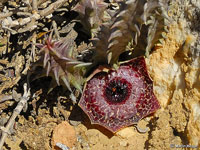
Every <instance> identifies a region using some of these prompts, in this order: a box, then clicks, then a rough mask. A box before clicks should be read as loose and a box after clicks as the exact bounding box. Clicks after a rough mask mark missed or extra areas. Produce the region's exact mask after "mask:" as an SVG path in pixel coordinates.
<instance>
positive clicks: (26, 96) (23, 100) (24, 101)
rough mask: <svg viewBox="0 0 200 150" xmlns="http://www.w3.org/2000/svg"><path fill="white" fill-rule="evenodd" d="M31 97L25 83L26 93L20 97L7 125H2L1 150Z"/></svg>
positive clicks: (0, 128)
mask: <svg viewBox="0 0 200 150" xmlns="http://www.w3.org/2000/svg"><path fill="white" fill-rule="evenodd" d="M29 98H30V89H28V88H27V84H26V83H25V84H24V94H23V96H22V97H21V98H20V100H19V103H18V104H17V107H16V108H15V109H14V111H13V114H12V116H11V117H10V119H9V121H8V123H7V125H6V127H0V130H2V136H1V139H0V150H2V147H3V144H4V141H5V139H6V137H7V136H8V134H9V133H10V132H9V131H10V129H11V128H12V126H13V124H14V122H15V119H16V117H17V116H18V115H19V114H20V112H21V111H22V109H23V108H24V107H25V106H26V104H27V101H28V100H29Z"/></svg>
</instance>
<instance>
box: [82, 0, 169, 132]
mask: <svg viewBox="0 0 200 150" xmlns="http://www.w3.org/2000/svg"><path fill="white" fill-rule="evenodd" d="M166 2H167V1H161V0H157V1H155V0H127V1H120V2H119V6H120V8H119V9H118V10H117V11H116V12H115V14H114V15H113V14H112V19H111V20H110V22H104V23H102V24H101V26H100V27H99V31H98V33H97V34H96V36H95V37H94V38H92V39H91V41H92V44H93V48H92V49H90V51H92V52H93V56H92V58H91V60H92V62H93V65H94V66H98V65H102V66H101V68H97V69H96V70H95V71H94V72H93V74H92V75H91V76H90V77H89V78H88V81H87V83H86V85H85V87H84V90H83V94H82V97H81V100H80V102H79V106H80V107H81V108H82V109H83V111H84V112H85V113H86V114H87V115H88V117H89V118H90V120H91V122H92V123H93V124H100V125H102V126H104V127H105V128H107V129H108V130H110V131H111V132H117V131H118V130H120V129H121V128H123V127H126V126H129V125H132V124H137V122H138V121H139V120H140V119H142V118H143V117H145V116H147V115H149V114H151V113H153V112H155V111H156V110H157V109H159V108H160V105H159V102H158V100H157V99H156V97H155V95H154V93H153V83H152V80H151V79H150V77H149V75H148V73H147V69H146V64H145V59H144V57H138V58H134V57H135V56H141V55H144V54H145V52H146V56H148V55H149V52H150V51H151V49H152V47H153V46H154V45H155V44H157V43H159V41H160V39H161V38H162V37H164V36H163V32H167V26H169V24H170V21H171V20H170V18H169V17H168V15H167V8H165V5H164V4H165V3H166ZM130 41H133V45H134V47H133V52H132V56H131V57H132V58H134V59H131V60H127V59H125V60H127V61H126V62H125V63H121V65H119V64H120V63H119V56H120V55H121V54H122V53H124V52H125V51H126V47H127V45H128V43H129V42H130ZM107 66H109V68H107ZM116 66H117V67H116ZM101 70H102V71H101ZM105 70H106V71H105Z"/></svg>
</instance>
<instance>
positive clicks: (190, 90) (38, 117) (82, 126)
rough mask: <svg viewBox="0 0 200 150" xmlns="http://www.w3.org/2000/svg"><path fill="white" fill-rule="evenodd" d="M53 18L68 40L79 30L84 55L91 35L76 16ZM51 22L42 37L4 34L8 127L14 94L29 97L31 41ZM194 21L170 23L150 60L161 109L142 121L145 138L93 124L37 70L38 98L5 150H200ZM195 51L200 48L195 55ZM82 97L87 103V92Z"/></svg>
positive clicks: (0, 48) (34, 88) (0, 95)
mask: <svg viewBox="0 0 200 150" xmlns="http://www.w3.org/2000/svg"><path fill="white" fill-rule="evenodd" d="M0 4H2V5H0V6H1V10H3V8H4V5H7V6H8V7H9V8H12V7H15V8H18V7H20V6H21V7H22V4H20V2H19V1H16V2H15V1H10V2H6V3H2V2H1V3H0ZM18 5H19V6H18ZM11 6H12V7H11ZM67 6H68V4H67ZM44 7H45V6H44ZM4 9H5V8H4ZM198 10H199V9H198ZM61 11H62V10H60V12H61ZM199 14H200V11H199ZM53 15H54V16H55V18H54V20H55V21H56V22H57V26H58V29H63V28H64V29H63V30H62V31H63V33H62V34H63V35H65V34H67V33H68V31H69V30H72V29H73V30H74V31H75V32H76V33H78V36H77V38H76V43H75V45H74V47H75V48H76V49H77V51H81V50H84V49H85V47H87V46H86V45H87V44H88V43H89V38H88V37H87V35H85V34H84V33H83V32H82V31H81V30H79V28H80V24H79V23H76V24H75V25H74V24H73V23H69V22H70V21H71V20H73V19H74V18H76V16H77V14H76V13H75V12H67V13H66V12H65V13H64V15H61V13H59V11H57V12H54V13H53ZM0 17H1V15H0ZM14 17H16V16H14ZM59 17H60V18H61V20H60V18H59ZM51 19H52V18H51ZM51 19H49V20H48V19H47V18H45V19H43V20H40V21H39V24H40V25H39V26H40V27H39V29H38V31H37V32H36V31H35V30H33V31H26V32H21V33H17V34H14V33H11V32H8V31H5V29H3V28H1V29H0V32H1V35H0V44H1V45H0V126H1V127H2V126H4V127H5V126H6V124H7V122H8V120H9V118H10V117H11V115H12V113H13V112H14V109H15V107H16V106H17V104H18V102H17V101H16V100H14V99H13V97H12V93H13V91H16V92H17V93H21V94H23V92H24V91H23V85H24V83H25V82H26V81H27V76H28V72H29V71H30V68H31V67H32V64H34V63H35V62H34V60H38V58H39V52H38V49H36V51H35V54H34V55H33V53H32V52H33V51H32V46H31V42H33V39H34V36H37V39H38V41H41V40H42V39H41V38H40V37H42V36H43V33H46V32H48V29H50V28H51V21H52V20H51ZM191 20H192V19H191ZM189 21H190V19H189V20H187V19H185V18H181V19H180V20H176V21H174V22H173V24H171V25H170V26H169V32H168V33H167V34H166V39H165V42H164V43H163V44H162V46H158V47H155V49H154V51H153V52H152V53H151V54H150V56H149V57H147V58H146V63H147V68H148V72H149V74H150V76H151V78H152V80H153V83H154V93H155V95H156V97H157V99H158V101H159V103H160V105H161V108H160V109H159V110H158V111H156V112H155V113H154V114H153V115H150V116H148V117H145V118H144V119H142V120H141V121H140V122H139V123H138V126H139V127H140V128H141V129H145V128H148V131H147V132H146V133H140V132H138V130H137V129H136V128H135V127H134V126H130V127H126V128H124V129H122V130H120V131H119V132H117V133H115V134H113V133H111V132H110V131H108V130H106V129H105V128H103V127H101V126H99V125H93V124H91V123H90V120H89V118H88V117H87V115H86V114H85V113H84V112H83V111H82V110H81V108H79V106H78V105H77V104H75V105H74V104H73V103H72V101H71V100H70V98H69V94H70V92H69V91H68V90H65V88H64V87H62V86H56V87H55V88H54V89H53V90H52V91H50V92H48V91H49V88H48V87H49V86H51V83H52V82H51V81H52V79H51V77H45V76H42V77H39V76H40V74H39V75H38V73H37V70H36V71H35V72H31V78H33V76H36V79H34V80H31V81H30V88H31V93H32V94H31V98H30V100H29V101H28V105H27V109H24V110H23V111H22V112H21V113H20V115H19V116H18V117H17V118H16V119H15V123H14V124H13V125H12V128H11V129H10V130H9V132H10V133H9V134H8V136H7V138H6V139H5V143H4V146H3V149H5V150H21V149H23V150H26V149H29V150H41V149H46V150H50V149H57V150H59V148H58V147H56V146H55V143H57V142H62V144H65V145H66V146H68V147H69V148H70V150H117V149H118V150H119V149H120V150H143V149H145V150H146V149H148V150H161V149H163V150H168V149H179V150H184V149H200V57H199V54H200V51H199V47H200V44H199V42H198V41H199V38H200V34H199V29H197V28H198V27H199V25H198V26H194V27H191V22H189ZM63 22H65V24H63ZM18 29H20V28H18ZM18 31H19V30H18ZM38 36H39V37H38ZM74 36H75V35H74ZM38 41H37V42H38ZM193 49H197V50H196V51H195V54H196V55H195V54H194V53H193V52H192V50H193ZM197 53H198V54H197ZM33 56H34V57H33ZM39 71H40V70H39ZM77 95H78V97H79V98H80V94H78V93H77ZM5 96H11V97H9V98H5ZM3 99H7V100H5V101H3ZM1 101H2V102H1ZM0 129H1V128H0ZM1 135H2V133H1V131H0V137H1ZM63 150H64V148H63Z"/></svg>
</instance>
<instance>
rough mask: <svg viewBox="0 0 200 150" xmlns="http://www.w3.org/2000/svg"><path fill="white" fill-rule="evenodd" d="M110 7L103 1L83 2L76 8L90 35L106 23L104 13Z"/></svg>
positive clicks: (91, 0)
mask: <svg viewBox="0 0 200 150" xmlns="http://www.w3.org/2000/svg"><path fill="white" fill-rule="evenodd" d="M107 6H108V4H107V3H105V2H104V1H103V0H81V1H80V2H79V3H78V4H77V5H76V6H75V7H74V8H73V10H74V11H77V12H78V13H79V14H80V15H79V18H80V20H81V23H82V24H83V26H84V28H85V30H87V31H88V33H91V30H93V33H94V32H96V31H94V30H96V29H97V28H98V27H99V26H100V25H101V24H102V23H103V21H104V19H105V17H104V11H105V10H106V7H107Z"/></svg>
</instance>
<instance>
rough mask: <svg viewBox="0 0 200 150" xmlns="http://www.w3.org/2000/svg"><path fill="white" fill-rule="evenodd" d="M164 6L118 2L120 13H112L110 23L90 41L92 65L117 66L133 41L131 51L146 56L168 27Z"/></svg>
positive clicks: (144, 0) (143, 0) (158, 1)
mask: <svg viewBox="0 0 200 150" xmlns="http://www.w3.org/2000/svg"><path fill="white" fill-rule="evenodd" d="M91 1H92V0H91ZM165 3H166V2H162V1H161V0H156V1H155V0H148V1H147V0H140V1H139V0H127V1H124V2H119V5H120V8H119V10H117V11H116V12H115V14H112V18H111V20H110V21H107V22H104V23H102V24H101V26H100V27H99V31H98V33H97V35H96V36H95V37H94V38H92V39H91V41H92V43H93V48H92V49H91V51H93V53H94V56H93V58H92V60H93V63H94V64H102V63H104V64H111V65H113V64H116V63H117V61H118V58H119V56H120V55H121V54H122V53H123V52H125V51H126V46H127V45H128V43H129V42H130V41H131V40H132V39H133V41H134V45H135V48H134V51H137V50H139V51H142V53H145V52H146V54H147V55H148V54H149V52H150V50H151V48H152V47H153V46H154V45H155V44H156V43H158V42H159V41H161V39H162V35H163V34H162V33H163V32H166V31H167V26H168V25H169V21H170V19H169V17H168V15H167V10H166V9H167V8H165V6H164V4H165ZM163 36H164V35H163ZM138 42H139V43H138ZM140 55H141V54H140Z"/></svg>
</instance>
